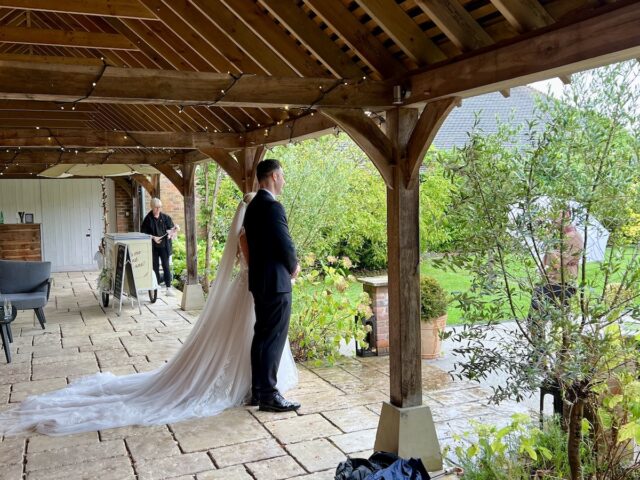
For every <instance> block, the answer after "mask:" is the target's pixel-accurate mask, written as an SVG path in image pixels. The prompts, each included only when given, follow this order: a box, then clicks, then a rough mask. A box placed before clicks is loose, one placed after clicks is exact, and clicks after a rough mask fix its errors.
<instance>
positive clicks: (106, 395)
mask: <svg viewBox="0 0 640 480" xmlns="http://www.w3.org/2000/svg"><path fill="white" fill-rule="evenodd" d="M245 208H246V204H244V203H243V202H242V203H241V204H240V205H239V207H238V211H237V212H236V215H235V217H234V220H233V222H232V225H231V229H230V232H229V237H228V239H227V244H226V246H225V250H224V253H223V256H222V259H221V261H220V265H219V267H218V273H217V275H216V280H215V282H214V283H213V285H212V288H211V290H210V293H209V297H208V299H207V302H206V305H205V307H204V309H203V311H202V313H201V314H200V317H199V319H198V321H197V322H196V324H195V325H194V327H193V329H192V331H191V333H190V334H189V336H188V337H187V339H186V341H185V343H184V345H183V346H182V348H181V349H180V350H179V351H178V352H177V353H176V355H175V356H174V357H173V358H172V359H171V360H170V361H169V362H168V363H166V364H165V365H163V366H161V367H160V368H158V369H156V370H153V371H151V372H144V373H136V374H131V375H124V376H115V375H113V374H111V373H97V374H94V375H90V376H88V377H84V378H81V379H79V380H77V381H76V382H74V383H71V384H70V385H68V386H67V387H65V388H63V389H61V390H56V391H53V392H49V393H45V394H42V395H37V396H32V397H28V398H27V399H26V400H24V401H23V402H22V403H21V404H20V405H19V406H18V407H17V408H15V409H12V410H9V411H6V412H3V413H1V414H0V433H2V434H5V435H14V434H19V433H22V432H26V431H32V430H35V431H38V432H40V433H44V434H47V435H66V434H71V433H79V432H86V431H95V430H104V429H107V428H115V427H122V426H126V425H157V424H165V423H172V422H177V421H180V420H185V419H188V418H195V417H205V416H211V415H215V414H217V413H220V412H221V411H223V410H225V409H227V408H230V407H234V406H237V405H240V404H241V403H242V402H243V400H244V399H245V397H246V396H247V394H248V392H249V390H250V386H251V362H250V348H251V340H252V336H253V324H254V322H255V313H254V310H253V297H252V295H251V293H250V292H249V289H248V284H247V272H246V268H245V267H244V266H243V268H241V271H240V273H239V274H235V275H234V264H235V261H236V258H235V257H236V249H237V245H238V235H239V233H240V229H241V227H242V220H243V218H244V210H245ZM297 382H298V372H297V369H296V366H295V362H294V360H293V356H292V355H291V349H290V347H289V344H288V342H287V345H286V346H285V350H284V352H283V355H282V359H281V361H280V369H279V372H278V388H279V389H280V390H281V391H286V390H288V389H290V388H292V387H293V386H295V385H296V384H297Z"/></svg>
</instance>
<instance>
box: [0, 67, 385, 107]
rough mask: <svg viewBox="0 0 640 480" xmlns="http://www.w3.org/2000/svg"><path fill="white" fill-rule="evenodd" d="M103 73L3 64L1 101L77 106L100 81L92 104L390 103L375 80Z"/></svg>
mask: <svg viewBox="0 0 640 480" xmlns="http://www.w3.org/2000/svg"><path fill="white" fill-rule="evenodd" d="M100 71H101V70H100V69H98V68H95V67H88V66H82V65H54V64H27V63H23V62H0V98H4V99H11V100H26V99H31V100H44V101H60V102H63V101H67V102H73V101H76V100H78V99H81V98H84V97H85V96H86V95H87V92H88V91H89V90H90V89H91V84H92V83H93V82H95V81H96V80H98V82H97V86H96V87H95V89H94V90H93V91H91V96H90V101H91V102H93V103H164V104H169V103H170V104H175V105H192V104H207V103H211V104H215V105H216V106H256V105H261V106H265V107H284V106H291V107H308V106H311V105H318V106H329V107H331V106H339V107H387V106H390V105H391V102H392V95H391V89H392V85H391V84H390V83H387V82H377V81H372V80H365V81H361V82H352V83H348V84H346V85H345V84H342V83H340V82H338V81H337V80H335V79H327V78H300V77H267V76H259V75H246V76H242V77H240V78H234V77H232V76H230V75H228V74H226V73H205V72H177V71H167V70H152V69H138V68H117V67H107V68H106V69H105V70H104V72H103V74H102V75H101V76H100ZM98 77H100V78H99V79H98Z"/></svg>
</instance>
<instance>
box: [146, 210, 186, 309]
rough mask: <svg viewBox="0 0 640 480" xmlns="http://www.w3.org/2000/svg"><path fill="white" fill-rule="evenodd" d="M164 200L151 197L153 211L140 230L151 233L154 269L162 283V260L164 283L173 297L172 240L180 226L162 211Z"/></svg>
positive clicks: (168, 293)
mask: <svg viewBox="0 0 640 480" xmlns="http://www.w3.org/2000/svg"><path fill="white" fill-rule="evenodd" d="M160 210H162V202H161V201H160V199H159V198H152V199H151V211H150V212H149V213H147V216H146V217H144V220H143V221H142V226H141V228H140V230H141V231H142V233H146V234H148V235H151V241H152V245H153V247H152V249H151V251H152V254H153V271H154V272H156V278H157V279H158V284H160V283H161V281H162V279H161V278H160V262H162V271H163V273H164V279H163V280H164V284H165V285H166V287H167V290H166V294H167V296H169V297H173V292H172V291H171V267H170V266H169V257H170V256H171V252H172V245H171V240H173V239H174V238H175V237H176V235H177V234H178V230H180V227H179V226H178V225H174V223H173V220H171V217H170V216H169V215H167V214H164V213H162V212H161V211H160Z"/></svg>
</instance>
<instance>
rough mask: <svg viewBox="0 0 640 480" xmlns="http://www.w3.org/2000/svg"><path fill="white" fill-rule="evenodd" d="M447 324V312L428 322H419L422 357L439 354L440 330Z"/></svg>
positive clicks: (434, 356)
mask: <svg viewBox="0 0 640 480" xmlns="http://www.w3.org/2000/svg"><path fill="white" fill-rule="evenodd" d="M446 326H447V314H446V313H445V314H444V315H442V316H441V317H438V318H436V319H433V320H429V321H428V322H424V321H422V322H420V333H421V344H422V358H426V359H434V358H438V357H439V356H440V349H441V346H442V345H441V344H442V342H441V341H440V332H441V331H442V330H444V327H446Z"/></svg>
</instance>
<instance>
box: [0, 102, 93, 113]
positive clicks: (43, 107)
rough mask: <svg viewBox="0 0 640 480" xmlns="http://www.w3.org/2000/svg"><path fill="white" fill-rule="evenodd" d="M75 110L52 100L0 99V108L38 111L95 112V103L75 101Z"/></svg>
mask: <svg viewBox="0 0 640 480" xmlns="http://www.w3.org/2000/svg"><path fill="white" fill-rule="evenodd" d="M73 106H74V107H75V110H71V106H70V105H60V104H59V103H54V102H35V101H32V100H0V109H1V110H23V111H25V110H28V111H38V112H52V111H75V112H91V113H93V112H95V111H96V107H95V105H91V104H89V103H77V104H76V105H73ZM60 107H64V110H60Z"/></svg>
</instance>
